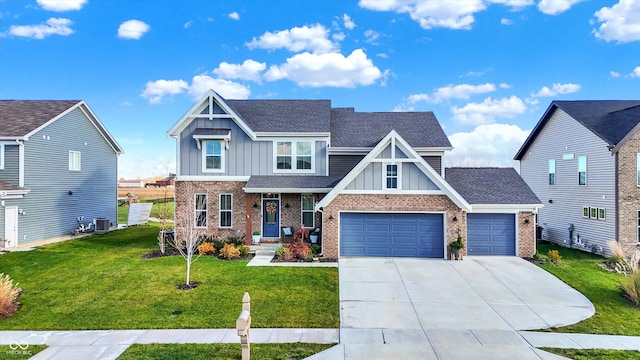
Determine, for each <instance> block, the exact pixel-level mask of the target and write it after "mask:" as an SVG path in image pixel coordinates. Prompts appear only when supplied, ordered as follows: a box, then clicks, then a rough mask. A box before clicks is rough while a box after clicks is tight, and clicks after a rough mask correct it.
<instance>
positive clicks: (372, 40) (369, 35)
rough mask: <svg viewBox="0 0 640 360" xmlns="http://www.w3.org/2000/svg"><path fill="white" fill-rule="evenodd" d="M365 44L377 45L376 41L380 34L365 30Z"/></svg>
mask: <svg viewBox="0 0 640 360" xmlns="http://www.w3.org/2000/svg"><path fill="white" fill-rule="evenodd" d="M364 37H365V40H364V41H365V42H366V43H369V44H374V45H377V40H378V38H379V37H380V33H379V32H377V31H373V30H367V31H365V32H364Z"/></svg>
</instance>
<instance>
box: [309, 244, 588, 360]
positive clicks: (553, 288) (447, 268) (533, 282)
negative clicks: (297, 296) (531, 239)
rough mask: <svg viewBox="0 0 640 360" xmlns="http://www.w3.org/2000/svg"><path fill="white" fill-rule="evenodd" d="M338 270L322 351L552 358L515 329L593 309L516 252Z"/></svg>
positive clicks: (356, 262) (349, 262)
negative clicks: (330, 336) (329, 340)
mask: <svg viewBox="0 0 640 360" xmlns="http://www.w3.org/2000/svg"><path fill="white" fill-rule="evenodd" d="M339 276H340V320H341V325H340V346H339V347H336V348H334V349H332V350H333V351H334V353H328V354H325V355H327V356H328V357H326V358H331V357H333V356H336V357H339V358H368V359H388V358H422V359H431V358H432V359H467V358H468V359H512V358H520V359H557V358H559V357H556V356H555V355H550V354H548V353H545V352H542V351H540V350H537V349H534V348H532V347H531V346H530V344H529V343H527V342H526V340H525V339H524V338H523V337H522V336H520V334H519V333H518V332H517V330H530V329H541V328H547V327H555V326H563V325H569V324H572V323H576V322H578V321H581V320H583V319H586V318H588V317H590V316H592V315H593V314H594V313H595V309H594V307H593V304H591V302H590V301H589V300H588V299H587V298H586V297H585V296H583V295H582V294H580V293H579V292H577V291H575V290H573V289H572V288H571V287H569V286H568V285H566V284H565V283H563V282H561V281H560V280H558V279H557V278H556V277H554V276H553V275H551V274H549V273H547V272H546V271H544V270H542V269H540V268H538V267H537V266H535V265H533V264H531V263H529V262H527V261H526V260H523V259H520V258H517V257H497V256H496V257H493V256H487V257H485V256H483V257H469V256H468V257H465V259H464V261H457V262H454V261H446V260H436V259H433V260H432V259H404V258H356V257H341V258H340V275H339ZM318 358H323V357H322V356H319V357H318Z"/></svg>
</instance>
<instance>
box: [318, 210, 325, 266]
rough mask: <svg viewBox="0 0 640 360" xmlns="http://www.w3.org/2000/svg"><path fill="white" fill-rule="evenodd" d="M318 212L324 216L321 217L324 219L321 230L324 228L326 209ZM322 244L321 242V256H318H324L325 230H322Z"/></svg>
mask: <svg viewBox="0 0 640 360" xmlns="http://www.w3.org/2000/svg"><path fill="white" fill-rule="evenodd" d="M318 212H319V213H320V214H322V216H320V218H321V219H322V227H321V228H320V229H323V228H324V209H323V208H321V207H320V208H318ZM322 236H323V238H322V242H321V244H322V245H321V247H320V254H316V256H322V254H324V230H322Z"/></svg>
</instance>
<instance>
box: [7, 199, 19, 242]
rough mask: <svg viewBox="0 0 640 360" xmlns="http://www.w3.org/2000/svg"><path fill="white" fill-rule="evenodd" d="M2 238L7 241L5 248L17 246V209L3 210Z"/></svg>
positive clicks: (12, 207)
mask: <svg viewBox="0 0 640 360" xmlns="http://www.w3.org/2000/svg"><path fill="white" fill-rule="evenodd" d="M4 238H5V240H7V242H6V243H5V247H12V246H17V245H18V207H17V206H7V207H5V208H4Z"/></svg>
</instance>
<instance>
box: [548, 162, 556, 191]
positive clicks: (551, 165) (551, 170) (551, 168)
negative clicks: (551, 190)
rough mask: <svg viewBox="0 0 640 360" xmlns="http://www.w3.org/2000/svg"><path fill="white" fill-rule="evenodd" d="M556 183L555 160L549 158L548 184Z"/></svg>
mask: <svg viewBox="0 0 640 360" xmlns="http://www.w3.org/2000/svg"><path fill="white" fill-rule="evenodd" d="M555 184H556V160H555V159H551V160H549V185H555Z"/></svg>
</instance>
